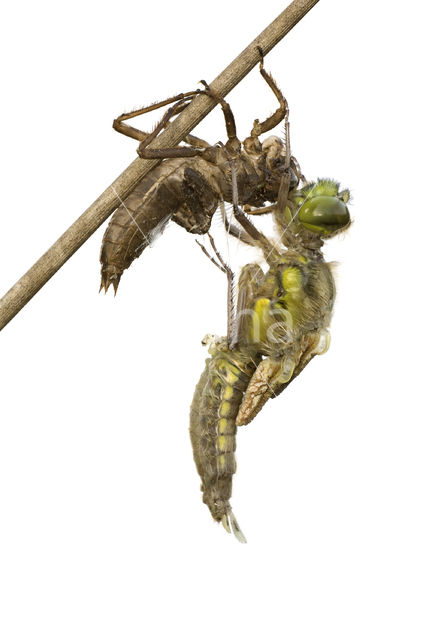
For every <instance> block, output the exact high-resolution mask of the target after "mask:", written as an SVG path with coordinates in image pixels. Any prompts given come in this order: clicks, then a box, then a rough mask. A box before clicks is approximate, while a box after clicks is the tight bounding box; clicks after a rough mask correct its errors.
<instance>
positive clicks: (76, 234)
mask: <svg viewBox="0 0 426 640" xmlns="http://www.w3.org/2000/svg"><path fill="white" fill-rule="evenodd" d="M318 1H319V0H294V1H293V2H292V3H291V4H290V5H289V6H288V7H287V8H286V9H285V10H284V11H283V12H282V13H281V14H280V15H279V16H278V18H276V19H275V20H274V21H273V22H272V23H271V24H270V25H269V26H268V27H267V28H266V29H265V30H264V31H262V33H261V34H260V35H259V36H258V37H257V38H255V39H254V40H253V42H252V43H251V44H249V46H248V47H247V48H246V49H244V51H242V53H240V55H239V56H237V58H235V60H234V61H233V62H231V64H230V65H229V66H228V67H226V69H225V70H224V71H222V73H221V74H220V75H219V76H218V77H217V78H216V79H215V80H214V81H213V82H212V83H211V84H210V86H211V88H212V89H213V91H214V92H215V93H217V94H219V95H220V96H222V97H224V96H226V95H227V94H228V93H229V92H230V91H231V89H233V88H234V87H235V86H236V85H237V84H238V83H239V82H240V81H241V80H242V79H243V78H244V77H245V76H246V75H247V74H248V73H249V71H251V70H252V69H253V67H254V66H255V65H256V64H257V63H258V62H259V52H258V49H257V47H258V46H261V47H262V49H263V52H264V54H267V53H269V51H271V49H272V48H273V47H274V46H275V45H276V44H277V43H278V42H279V41H280V40H282V38H284V36H285V35H286V34H287V33H288V32H289V31H290V30H291V29H292V28H293V27H294V26H295V25H296V24H297V23H298V22H299V20H301V19H302V18H303V16H304V15H305V14H306V13H307V12H308V11H309V10H310V9H312V7H313V6H314V5H315V4H317V2H318ZM215 106H216V103H215V102H214V101H213V100H211V99H210V98H209V97H207V96H205V95H200V96H197V97H196V98H195V99H194V100H193V102H192V103H191V104H190V105H189V106H188V107H187V108H186V109H185V110H184V111H183V112H182V113H181V114H180V115H179V116H178V117H177V118H176V120H174V121H173V122H172V123H171V124H170V126H169V127H167V129H166V130H165V131H164V132H163V133H162V134H161V135H160V136H159V137H158V138H157V139H156V140H155V143H154V146H155V147H156V148H161V147H174V146H177V145H178V144H179V142H181V141H182V140H183V138H184V137H185V136H186V135H188V134H189V133H190V132H191V131H192V129H194V127H196V126H197V124H199V123H200V122H201V120H202V119H203V118H205V117H206V115H207V114H208V113H209V112H210V111H211V110H212V109H213V108H214V107H215ZM157 163H158V161H157V160H142V159H141V158H136V160H134V161H133V162H132V163H131V164H130V165H129V166H128V167H127V169H125V170H124V171H123V173H122V174H121V175H120V176H119V177H118V178H117V179H116V180H115V181H114V182H113V183H112V184H111V185H110V186H109V187H108V188H107V189H106V190H105V191H104V192H103V193H102V194H101V195H100V196H99V198H98V199H97V200H95V202H94V203H93V204H92V205H90V207H89V208H88V209H86V211H85V212H84V213H83V214H82V215H81V216H80V217H79V218H77V220H76V221H75V222H74V223H73V224H72V225H71V226H70V227H69V228H68V229H67V230H66V231H65V233H64V234H63V235H62V236H61V237H60V238H59V239H58V240H57V241H56V242H55V243H54V244H53V245H52V246H51V247H50V249H48V250H47V251H46V253H45V254H44V255H42V256H41V258H39V260H37V262H36V263H35V264H34V265H33V266H32V267H31V268H30V269H29V270H28V271H27V272H26V273H25V274H24V275H23V276H22V278H21V279H20V280H18V282H17V283H16V284H15V285H14V286H13V287H12V288H11V289H10V290H9V291H8V292H7V293H6V294H5V295H4V296H3V298H2V299H1V300H0V330H1V329H3V327H4V326H5V325H6V324H7V323H8V322H9V321H10V320H11V319H12V318H13V317H14V316H15V315H16V314H17V313H18V312H19V311H20V310H21V309H22V308H23V307H24V306H25V305H26V304H27V302H29V300H31V298H32V297H33V296H34V295H35V294H36V293H37V291H39V290H40V289H41V288H42V287H43V285H45V284H46V282H47V281H48V280H49V279H50V278H51V277H52V276H53V275H54V274H55V273H56V272H57V271H58V270H59V269H60V268H61V267H62V266H63V265H64V264H65V262H66V261H67V260H68V259H69V258H70V257H71V256H72V255H73V254H74V253H75V252H76V251H77V249H79V248H80V247H81V246H82V244H84V243H85V242H86V240H88V238H90V236H91V235H92V233H94V232H95V231H96V229H98V227H100V225H101V224H102V223H103V222H105V220H106V219H107V218H108V216H110V215H111V213H112V212H113V211H114V210H115V209H116V208H117V207H118V206H119V204H120V201H121V200H124V199H125V198H126V197H127V196H128V195H129V193H131V192H132V190H133V189H134V188H135V186H136V185H137V183H138V182H139V181H140V180H141V179H142V178H143V177H144V176H145V175H146V174H147V173H148V171H150V169H152V168H153V167H154V166H155V165H156V164H157Z"/></svg>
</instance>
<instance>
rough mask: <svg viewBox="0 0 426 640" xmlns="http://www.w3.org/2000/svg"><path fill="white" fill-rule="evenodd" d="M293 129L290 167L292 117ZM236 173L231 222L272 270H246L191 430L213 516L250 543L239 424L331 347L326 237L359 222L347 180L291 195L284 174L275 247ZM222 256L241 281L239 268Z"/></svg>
mask: <svg viewBox="0 0 426 640" xmlns="http://www.w3.org/2000/svg"><path fill="white" fill-rule="evenodd" d="M286 131H287V136H286V140H287V151H286V166H287V167H288V168H289V167H290V149H289V127H288V119H287V120H286ZM231 167H232V173H233V185H234V188H233V192H234V202H233V210H234V215H235V218H236V220H237V222H238V223H239V224H240V225H241V228H238V227H237V226H236V225H235V224H234V223H232V222H230V221H229V220H227V219H226V216H225V222H226V228H227V230H228V232H230V233H231V234H232V235H235V236H237V237H238V238H239V239H240V240H242V241H244V242H247V243H248V244H252V245H255V246H257V247H259V248H260V249H261V250H262V254H263V259H264V260H265V261H266V263H267V264H268V267H269V269H268V271H267V272H266V273H265V272H264V271H263V270H262V269H261V267H260V266H259V265H258V264H255V263H253V264H248V265H246V266H245V267H244V268H243V269H242V271H241V274H240V277H239V287H238V288H239V292H238V302H237V306H236V309H235V310H234V309H233V308H231V309H229V311H228V315H229V319H228V336H227V338H212V337H210V338H209V339H205V341H204V342H205V343H208V344H209V353H210V354H211V358H209V359H208V360H207V361H206V366H205V369H204V372H203V374H202V375H201V378H200V380H199V382H198V384H197V387H196V389H195V394H194V398H193V402H192V405H191V415H190V434H191V441H192V446H193V452H194V460H195V463H196V466H197V470H198V473H199V475H200V477H201V480H202V484H201V490H202V492H203V500H204V502H205V503H206V504H207V506H208V507H209V509H210V512H211V514H212V516H213V518H214V519H215V520H217V521H219V522H222V524H223V526H224V527H225V529H226V530H227V531H230V530H231V528H232V530H233V531H234V533H235V535H236V537H237V538H238V540H240V541H241V542H244V541H245V538H244V536H243V534H242V532H241V530H240V528H239V526H238V524H237V522H236V520H235V517H234V515H233V513H232V510H231V507H230V504H229V499H230V497H231V491H232V476H233V474H234V472H235V469H236V464H235V457H234V451H235V446H236V428H237V426H241V425H246V424H248V423H249V422H250V421H251V420H252V419H253V418H254V417H255V416H256V414H257V413H258V412H259V411H260V409H261V408H262V407H263V405H264V404H265V402H266V401H267V400H268V399H269V398H274V397H276V396H278V395H279V394H280V393H281V392H282V391H283V390H284V389H285V388H286V387H287V386H288V385H289V384H290V382H291V381H292V380H294V379H295V378H296V377H297V376H298V375H299V373H301V371H302V370H303V369H304V368H305V367H306V365H307V364H308V363H309V362H310V360H312V358H313V357H314V356H315V355H317V354H320V353H324V352H325V351H326V350H327V348H328V344H329V334H328V326H329V322H330V318H331V313H332V308H333V303H334V297H335V285H334V280H333V276H332V272H331V269H330V265H329V264H327V263H326V262H325V261H324V258H323V255H322V253H321V246H322V244H323V240H324V239H326V238H329V237H331V236H333V235H335V234H337V233H340V232H341V231H343V230H344V229H346V228H347V227H348V226H349V224H350V217H349V212H348V209H347V207H346V203H347V202H348V200H349V192H348V191H347V190H343V191H340V190H339V184H338V183H337V182H335V181H333V180H328V179H322V180H318V181H317V182H316V183H305V184H304V185H303V186H302V187H301V188H300V189H299V190H297V191H293V192H292V193H291V189H290V181H289V179H288V176H289V174H287V175H286V174H284V175H283V179H282V182H281V187H280V195H279V198H278V202H277V204H276V205H275V207H274V211H273V215H274V218H275V222H276V228H277V231H278V238H277V239H276V241H275V242H271V241H270V240H269V239H268V238H266V237H265V236H264V235H263V234H262V233H261V232H260V231H258V229H257V228H256V227H255V226H254V225H253V224H252V222H251V221H250V220H249V219H248V218H247V217H246V215H245V214H244V212H243V211H242V210H241V209H240V208H239V206H238V198H237V180H236V172H235V167H234V165H233V163H232V162H231ZM289 196H291V197H289ZM212 246H213V249H214V250H215V245H214V244H212ZM215 252H216V255H217V258H218V259H219V262H221V265H218V266H220V267H221V268H222V270H224V271H226V272H227V273H228V282H231V280H232V278H231V274H230V270H229V267H227V266H226V265H225V264H224V262H223V260H222V258H221V256H220V254H218V252H217V251H216V250H215ZM213 260H214V259H213ZM228 300H231V301H232V296H228ZM231 304H232V302H231Z"/></svg>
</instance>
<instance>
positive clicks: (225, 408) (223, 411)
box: [219, 402, 231, 416]
mask: <svg viewBox="0 0 426 640" xmlns="http://www.w3.org/2000/svg"><path fill="white" fill-rule="evenodd" d="M230 410H231V405H230V403H229V402H222V404H221V405H220V407H219V415H220V416H227V415H229V412H230Z"/></svg>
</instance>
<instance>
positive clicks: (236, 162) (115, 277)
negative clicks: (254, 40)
mask: <svg viewBox="0 0 426 640" xmlns="http://www.w3.org/2000/svg"><path fill="white" fill-rule="evenodd" d="M259 52H260V57H261V62H260V73H261V74H262V76H263V78H264V79H265V81H266V82H267V84H268V85H269V87H270V88H271V89H272V91H273V93H274V95H275V96H276V98H277V99H278V102H279V106H278V109H277V110H276V111H275V112H274V113H273V115H271V116H270V117H269V118H267V119H266V120H265V121H263V122H259V120H255V121H254V124H253V128H252V131H251V134H250V136H249V137H248V138H246V139H245V140H244V142H243V143H242V144H241V142H240V141H239V139H238V138H237V135H236V127H235V121H234V117H233V115H232V112H231V109H230V108H229V105H228V103H227V102H226V101H225V100H223V99H222V98H221V97H219V96H217V95H216V94H214V92H212V91H211V90H210V89H209V87H208V86H207V85H206V83H204V85H205V89H204V90H203V91H191V92H188V93H184V94H180V95H179V96H175V97H173V98H170V99H168V100H164V101H162V102H159V103H157V104H154V105H152V106H150V107H145V108H142V109H138V110H136V111H132V112H130V113H125V114H123V115H121V116H120V117H119V118H117V119H116V120H115V121H114V125H113V126H114V128H115V129H116V130H117V131H119V132H121V133H123V134H125V135H127V136H130V137H132V138H135V139H137V140H139V141H140V145H139V148H138V153H139V155H140V156H141V157H142V158H159V159H162V162H161V163H160V164H159V165H158V166H157V167H155V168H154V169H152V171H150V172H149V173H148V174H147V176H146V177H145V178H143V179H142V180H141V182H140V183H139V184H138V185H137V186H136V188H135V189H134V191H133V192H132V193H131V194H130V196H128V197H127V198H126V200H125V201H124V202H123V203H122V205H121V206H120V207H119V208H118V209H117V211H116V212H115V213H114V215H113V216H112V218H111V220H110V222H109V225H108V227H107V229H106V231H105V234H104V238H103V241H102V248H101V257H100V259H101V263H102V268H101V289H102V288H104V289H105V291H107V289H108V287H109V286H110V284H111V283H112V284H113V287H114V290H115V291H116V290H117V287H118V284H119V282H120V278H121V275H122V273H123V271H124V270H125V269H127V268H128V267H129V266H130V264H131V263H132V261H133V260H134V259H135V258H137V257H138V256H140V254H141V253H142V251H143V250H144V249H145V248H146V247H147V246H148V245H149V244H150V242H151V240H152V239H153V237H154V236H155V235H156V234H157V233H158V232H161V231H162V230H163V229H164V228H165V226H166V225H167V223H168V222H169V220H170V219H172V220H174V221H175V222H177V223H178V224H180V225H181V226H183V227H184V228H185V229H186V230H187V231H189V232H190V233H195V234H204V233H206V232H207V231H208V230H209V228H210V223H211V218H212V216H213V214H214V212H215V211H216V209H217V207H218V205H219V203H220V202H222V201H227V202H232V197H233V196H232V177H231V164H230V163H231V161H232V163H233V167H234V171H235V179H236V182H237V189H238V201H239V204H241V205H246V206H248V207H256V208H259V207H260V208H262V207H264V205H265V203H266V202H269V203H274V202H275V201H276V200H277V198H278V190H279V188H280V184H281V183H282V178H283V174H284V173H285V174H286V176H287V177H288V180H289V182H290V183H291V185H290V186H291V188H292V189H294V188H295V187H296V186H297V184H298V181H299V178H300V174H299V169H298V164H297V162H296V161H295V159H294V158H290V159H289V162H290V165H291V167H290V166H286V165H285V161H286V158H285V150H284V144H283V142H282V140H281V139H280V138H278V137H276V136H270V137H269V138H267V139H266V140H264V141H263V142H261V141H260V140H259V136H260V135H261V134H263V133H265V132H267V131H269V130H271V129H272V128H273V127H275V126H277V125H278V124H279V123H280V122H282V120H283V119H284V118H285V114H286V113H287V102H286V100H285V98H284V97H283V95H282V93H281V91H280V90H279V88H278V87H277V85H276V83H275V82H274V80H273V79H272V77H271V76H270V74H268V73H267V72H266V71H265V70H264V68H263V57H262V52H261V50H260V49H259ZM199 93H206V94H207V95H209V96H210V97H211V98H212V99H213V100H216V101H217V102H218V103H220V105H221V107H222V110H223V113H224V116H225V123H226V131H227V137H228V139H227V141H226V143H225V144H224V145H222V144H220V143H218V144H217V145H215V146H211V145H210V144H209V143H208V142H206V141H204V140H201V139H200V138H197V137H195V136H192V135H190V136H188V137H187V138H186V140H185V142H186V143H188V144H189V145H190V146H180V147H177V148H173V149H151V148H150V149H147V148H146V147H147V145H148V144H150V143H151V142H152V141H153V140H154V139H155V137H156V136H157V135H158V133H159V132H160V131H161V130H162V129H163V128H164V127H165V126H167V124H168V122H169V121H170V119H171V118H172V117H173V116H175V115H177V114H178V113H180V112H181V111H182V110H183V109H184V108H185V107H186V106H187V105H188V103H189V101H190V100H192V98H193V97H194V96H196V95H197V94H199ZM173 102H174V104H173V106H171V107H170V108H169V109H168V110H167V111H166V113H165V115H164V116H163V118H162V119H161V120H160V122H159V124H158V125H157V126H156V127H155V129H154V130H153V131H152V133H151V134H147V133H144V132H142V131H139V130H138V129H135V128H134V127H131V126H130V125H128V124H127V123H126V120H128V119H130V118H133V117H135V116H139V115H141V114H144V113H147V112H149V111H153V110H154V109H158V108H159V107H162V106H167V105H168V104H171V103H173ZM270 210H271V207H267V208H266V211H270ZM264 211H265V209H261V212H264Z"/></svg>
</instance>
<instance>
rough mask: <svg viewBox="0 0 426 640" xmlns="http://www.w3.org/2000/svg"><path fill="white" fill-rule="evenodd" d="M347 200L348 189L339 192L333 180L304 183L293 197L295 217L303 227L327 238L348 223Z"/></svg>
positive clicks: (349, 221)
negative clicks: (296, 206) (295, 206)
mask: <svg viewBox="0 0 426 640" xmlns="http://www.w3.org/2000/svg"><path fill="white" fill-rule="evenodd" d="M348 200H349V191H347V190H343V191H340V192H339V184H338V183H337V182H334V181H333V180H318V181H317V182H316V183H315V184H309V185H306V186H305V187H304V188H303V189H302V190H301V191H300V192H298V193H297V194H295V196H294V197H293V201H294V202H295V203H296V204H298V205H299V210H298V212H297V219H298V221H299V223H301V225H302V226H303V228H305V229H307V230H308V231H311V232H313V233H315V234H319V235H320V236H323V237H327V238H329V237H331V236H333V235H335V234H336V233H340V232H341V231H343V230H344V229H347V227H348V226H349V225H350V223H351V219H350V215H349V211H348V208H347V206H346V203H347V202H348Z"/></svg>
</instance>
